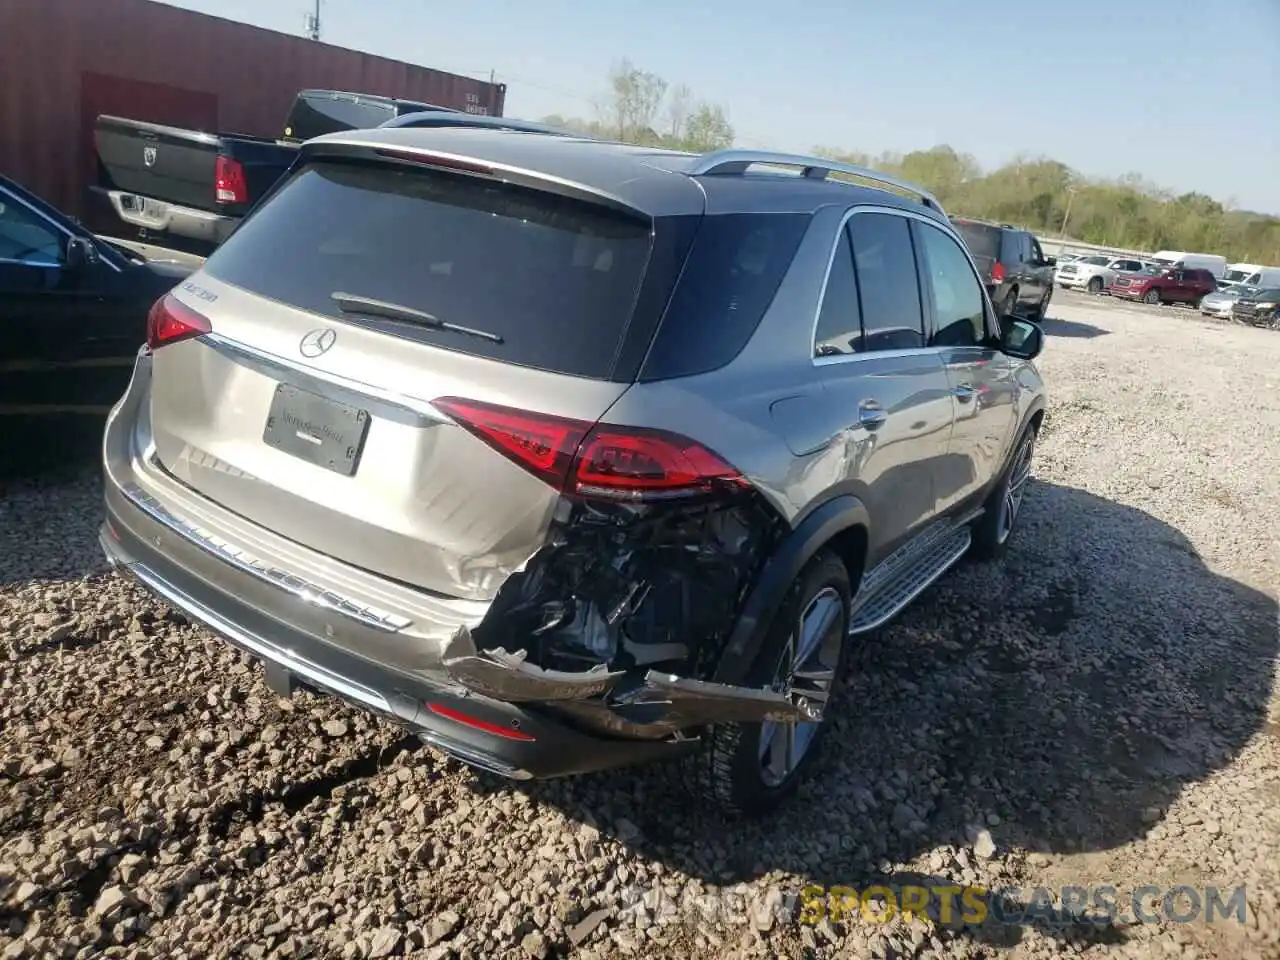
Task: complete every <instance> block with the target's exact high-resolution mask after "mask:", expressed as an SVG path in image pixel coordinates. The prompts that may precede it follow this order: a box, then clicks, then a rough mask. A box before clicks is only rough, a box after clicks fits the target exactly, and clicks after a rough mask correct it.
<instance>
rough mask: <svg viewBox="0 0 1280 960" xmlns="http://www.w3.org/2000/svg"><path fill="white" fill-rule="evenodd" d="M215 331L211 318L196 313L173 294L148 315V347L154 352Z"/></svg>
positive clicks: (152, 308) (168, 295)
mask: <svg viewBox="0 0 1280 960" xmlns="http://www.w3.org/2000/svg"><path fill="white" fill-rule="evenodd" d="M212 329H213V326H212V324H210V323H209V318H208V317H206V316H205V315H204V314H202V313H196V311H194V310H192V309H191V308H190V307H188V306H186V305H185V304H183V303H182V302H181V301H180V300H178V299H177V298H176V297H175V296H173V294H171V293H166V294H165V295H164V296H163V297H161V298H160V299H159V300H157V301H156V302H155V303H154V304H152V306H151V310H150V312H148V313H147V346H148V347H150V348H151V349H152V350H158V349H159V348H160V347H165V346H168V345H169V344H171V343H178V342H179V341H181V340H190V339H191V338H192V337H198V336H200V335H201V334H203V333H209V332H210V331H211V330H212Z"/></svg>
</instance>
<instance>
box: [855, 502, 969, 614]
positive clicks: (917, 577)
mask: <svg viewBox="0 0 1280 960" xmlns="http://www.w3.org/2000/svg"><path fill="white" fill-rule="evenodd" d="M972 539H973V538H972V534H971V532H970V529H969V526H968V524H963V525H961V526H958V527H954V528H952V529H951V530H950V531H947V532H945V534H944V535H941V536H937V535H934V536H931V537H929V542H928V544H927V546H926V547H925V548H924V549H923V550H920V551H919V552H918V553H916V555H915V556H914V557H911V558H910V559H909V560H908V561H907V562H905V563H903V562H901V561H899V562H898V563H896V564H895V566H897V567H898V568H899V569H896V570H894V571H893V574H894V575H893V576H892V577H890V578H876V580H875V582H873V583H872V584H871V589H872V591H873V592H872V593H871V594H870V595H869V596H867V597H866V599H864V600H863V601H862V602H861V603H859V604H858V606H857V608H856V609H855V610H854V613H853V620H852V622H851V623H850V625H849V632H850V633H866V632H867V631H868V630H874V629H875V628H876V627H879V626H881V625H883V624H885V623H887V622H888V621H889V620H892V619H893V618H894V617H895V616H897V615H898V613H899V612H900V611H901V610H902V609H903V608H904V607H906V605H907V604H909V603H910V602H911V601H912V600H914V599H915V598H916V597H918V596H919V595H920V594H921V593H923V592H924V590H925V589H926V588H927V587H928V586H929V585H930V584H931V583H933V582H934V581H935V580H937V579H938V578H939V577H940V576H942V575H943V574H944V573H946V572H947V571H948V570H949V569H951V566H952V564H954V563H955V562H956V561H957V560H959V559H960V558H961V557H963V556H964V554H965V551H966V550H968V549H969V543H970V541H971V540H972ZM894 559H896V558H894ZM904 559H905V558H904Z"/></svg>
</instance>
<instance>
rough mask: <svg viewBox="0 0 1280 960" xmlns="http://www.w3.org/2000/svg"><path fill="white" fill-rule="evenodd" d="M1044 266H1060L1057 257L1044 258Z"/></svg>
mask: <svg viewBox="0 0 1280 960" xmlns="http://www.w3.org/2000/svg"><path fill="white" fill-rule="evenodd" d="M1044 265H1045V266H1046V267H1056V266H1057V265H1058V258H1057V257H1045V258H1044Z"/></svg>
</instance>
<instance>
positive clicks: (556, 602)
mask: <svg viewBox="0 0 1280 960" xmlns="http://www.w3.org/2000/svg"><path fill="white" fill-rule="evenodd" d="M797 532H798V531H793V530H790V529H789V528H788V525H787V524H786V523H785V521H784V520H783V519H782V517H781V516H780V515H779V514H778V513H777V511H776V510H775V509H774V508H773V507H772V506H771V505H769V504H768V503H767V501H765V499H764V498H763V497H762V496H760V494H759V493H758V492H756V491H754V490H752V489H750V488H742V487H736V488H733V489H726V490H724V491H720V492H717V494H715V495H712V496H709V497H702V498H698V499H696V500H681V501H678V502H666V503H663V502H656V503H631V502H601V501H591V500H577V499H570V498H565V499H564V500H563V501H562V503H561V505H560V509H559V510H558V511H557V517H556V521H555V523H554V526H553V531H552V534H551V536H550V538H549V540H548V543H547V544H546V546H544V547H543V548H542V549H540V550H539V551H538V552H537V553H536V554H535V555H534V556H533V557H532V558H531V559H530V560H529V562H528V563H527V564H526V565H525V567H524V569H523V570H522V571H520V572H519V573H516V574H514V575H512V576H511V577H510V578H509V579H508V580H507V582H506V583H504V584H503V587H502V589H501V590H500V591H499V594H498V596H497V598H496V599H495V601H494V604H493V606H492V608H491V609H490V611H489V614H488V615H487V616H486V617H485V619H484V621H483V622H482V623H481V624H480V625H479V626H478V627H476V628H475V629H474V630H473V631H471V633H470V634H469V635H467V636H464V637H462V638H460V639H459V640H458V641H457V642H455V643H454V644H453V645H451V648H450V649H449V650H448V651H446V655H445V665H446V667H447V669H448V670H449V672H450V674H451V675H452V676H453V678H454V679H455V680H457V681H458V682H459V683H461V684H462V685H464V686H466V687H468V688H470V689H472V690H475V691H476V692H478V693H482V694H484V695H486V696H491V697H495V698H498V699H503V700H508V701H513V702H524V703H541V704H542V705H543V706H544V707H546V708H547V709H553V710H558V711H560V712H562V713H564V714H568V715H570V716H572V717H573V718H575V719H577V720H579V721H581V722H582V723H584V724H587V725H591V726H595V727H597V728H599V729H604V730H607V731H609V732H612V733H616V734H621V735H626V736H643V737H655V736H669V735H672V734H673V733H675V732H676V731H681V730H687V729H688V728H690V727H695V726H699V725H704V724H707V723H716V722H727V721H733V720H763V719H796V718H800V717H808V718H812V715H811V714H812V709H813V708H812V707H805V706H803V705H799V706H798V705H797V703H796V702H794V701H793V700H792V699H791V698H790V696H789V693H788V692H785V691H784V692H778V691H772V690H757V689H749V688H744V687H740V686H737V685H736V681H735V682H724V681H723V680H722V678H721V677H720V676H719V675H718V674H719V673H720V671H721V667H722V666H723V664H724V662H725V661H726V660H727V659H732V658H735V657H737V656H740V655H741V654H740V653H735V652H734V651H733V650H732V649H731V647H732V643H733V640H734V637H735V635H736V631H739V629H740V627H741V623H742V620H743V617H744V610H747V609H748V608H749V607H750V606H751V603H752V599H753V598H754V599H755V603H756V606H757V607H758V606H760V605H761V604H767V603H768V601H769V598H770V596H771V594H770V593H768V592H766V593H765V594H764V595H762V596H757V593H758V591H759V589H760V587H761V584H762V582H763V581H765V580H767V579H768V576H767V574H766V570H769V569H772V568H774V566H775V564H776V563H777V562H778V560H779V557H780V555H782V556H784V557H785V556H786V554H787V551H786V549H785V548H786V546H787V545H788V544H791V543H793V540H794V538H795V536H796V534H797ZM826 539H829V536H828V537H827V538H824V539H823V541H822V542H825V541H826ZM841 543H842V544H844V545H845V547H846V548H847V549H848V550H851V551H852V550H856V546H857V535H856V534H855V535H851V536H850V537H846V538H844V539H842V541H841ZM818 545H820V544H818ZM815 549H816V547H815ZM780 551H781V554H780ZM775 605H776V604H775ZM770 612H771V611H770ZM746 655H747V656H748V657H749V656H750V652H749V651H747V652H746ZM806 710H808V711H809V712H808V713H806Z"/></svg>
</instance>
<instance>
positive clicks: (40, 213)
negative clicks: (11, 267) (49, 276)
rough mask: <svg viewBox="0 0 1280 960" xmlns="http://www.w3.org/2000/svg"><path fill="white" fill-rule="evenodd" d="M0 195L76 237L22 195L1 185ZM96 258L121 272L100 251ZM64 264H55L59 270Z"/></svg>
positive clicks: (65, 234)
mask: <svg viewBox="0 0 1280 960" xmlns="http://www.w3.org/2000/svg"><path fill="white" fill-rule="evenodd" d="M0 196H3V197H5V198H6V199H9V200H15V201H17V202H18V203H19V204H21V205H22V206H23V208H25V209H26V210H29V211H30V212H31V213H32V214H34V215H35V216H36V217H37V218H38V219H40V220H43V221H44V222H45V223H47V224H49V226H51V227H53V229H54V230H55V231H57V232H58V233H60V234H62V235H63V236H64V237H67V238H69V239H76V234H74V233H72V232H71V231H70V230H68V229H67V228H66V227H64V226H63V225H62V224H60V223H59V222H58V221H57V220H54V219H53V218H52V217H50V216H49V215H48V214H46V213H45V212H44V211H42V210H38V209H36V208H35V207H33V206H32V205H31V204H29V203H27V201H26V200H23V199H22V197H20V196H18V195H17V194H15V193H10V192H9V191H8V190H6V189H4V188H3V187H0ZM96 245H97V244H96V243H95V246H96ZM98 259H99V260H101V261H103V262H104V263H106V265H107V266H109V267H110V268H111V269H112V270H114V271H115V272H116V273H120V272H121V271H120V267H119V265H118V264H115V263H112V262H111V260H110V259H109V258H107V257H104V256H101V252H99V257H98ZM4 262H5V263H23V262H24V261H22V260H5V261H4ZM27 266H43V264H27ZM64 266H65V265H64V264H61V263H59V264H57V267H58V269H59V270H61V269H64Z"/></svg>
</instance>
